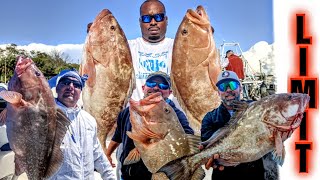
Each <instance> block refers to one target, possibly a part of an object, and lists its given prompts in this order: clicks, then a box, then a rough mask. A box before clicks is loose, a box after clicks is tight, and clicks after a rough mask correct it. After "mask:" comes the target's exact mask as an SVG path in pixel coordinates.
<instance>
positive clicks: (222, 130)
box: [201, 126, 230, 148]
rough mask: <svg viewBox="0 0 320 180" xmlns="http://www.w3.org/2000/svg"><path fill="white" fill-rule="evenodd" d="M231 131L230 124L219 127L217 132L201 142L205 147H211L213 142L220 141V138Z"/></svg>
mask: <svg viewBox="0 0 320 180" xmlns="http://www.w3.org/2000/svg"><path fill="white" fill-rule="evenodd" d="M229 133H230V128H229V127H228V126H225V127H222V128H220V129H218V130H217V131H216V132H215V133H213V134H212V136H211V137H210V138H209V139H208V140H206V141H204V142H202V143H201V145H203V146H204V147H205V148H208V147H211V146H212V145H213V144H215V143H216V142H218V141H219V140H220V139H222V138H223V137H225V136H226V135H227V134H229Z"/></svg>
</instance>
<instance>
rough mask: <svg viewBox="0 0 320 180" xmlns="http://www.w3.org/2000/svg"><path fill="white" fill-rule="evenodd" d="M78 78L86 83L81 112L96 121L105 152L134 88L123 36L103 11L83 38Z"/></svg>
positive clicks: (130, 64) (107, 11)
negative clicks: (119, 116) (84, 78)
mask: <svg viewBox="0 0 320 180" xmlns="http://www.w3.org/2000/svg"><path fill="white" fill-rule="evenodd" d="M80 74H81V75H84V74H87V75H88V76H89V77H88V81H87V82H86V86H85V87H84V89H83V91H82V100H83V106H84V109H85V110H86V111H87V112H89V113H90V114H91V115H92V116H93V117H94V118H95V119H96V121H97V125H98V138H99V140H100V143H101V145H102V148H103V149H104V151H105V152H106V139H107V135H108V134H109V135H110V132H112V128H113V127H114V125H115V124H116V122H117V117H118V114H119V113H120V111H121V110H122V109H123V108H124V107H125V106H126V104H127V103H128V101H129V98H130V96H131V93H132V90H133V88H134V86H135V78H134V69H133V65H132V58H131V53H130V49H129V44H128V41H127V39H126V36H125V34H124V32H123V30H122V29H121V27H120V25H119V23H118V22H117V20H116V18H115V17H114V16H113V15H112V13H111V12H110V11H109V10H107V9H103V10H102V11H101V12H100V13H99V14H98V15H97V17H96V18H95V20H94V21H93V24H92V26H91V27H90V30H89V33H88V35H87V38H86V42H85V45H84V51H83V59H82V63H81V65H80Z"/></svg>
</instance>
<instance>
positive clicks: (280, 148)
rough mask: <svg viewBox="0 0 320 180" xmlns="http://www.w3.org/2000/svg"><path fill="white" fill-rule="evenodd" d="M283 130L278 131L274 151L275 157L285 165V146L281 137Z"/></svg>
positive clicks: (280, 163) (279, 162)
mask: <svg viewBox="0 0 320 180" xmlns="http://www.w3.org/2000/svg"><path fill="white" fill-rule="evenodd" d="M280 133H281V132H279V131H277V132H276V137H275V138H274V140H275V146H276V147H275V148H276V149H275V150H273V151H272V155H273V159H274V160H275V161H276V162H277V163H278V164H279V165H280V166H282V165H283V162H284V157H285V154H286V152H285V148H284V145H283V142H282V138H281V134H280Z"/></svg>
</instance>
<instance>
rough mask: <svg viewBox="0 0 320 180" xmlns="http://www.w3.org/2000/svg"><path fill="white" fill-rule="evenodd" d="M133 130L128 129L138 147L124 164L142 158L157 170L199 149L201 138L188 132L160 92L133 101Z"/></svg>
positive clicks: (131, 120) (147, 165) (153, 169)
mask: <svg viewBox="0 0 320 180" xmlns="http://www.w3.org/2000/svg"><path fill="white" fill-rule="evenodd" d="M129 108H130V109H129V111H130V122H131V124H132V131H127V134H128V136H129V137H130V138H131V139H133V141H134V144H135V146H136V148H135V149H133V150H132V151H131V152H130V153H129V155H128V157H127V158H126V159H125V162H124V164H131V163H134V162H136V161H139V160H140V158H141V159H142V160H143V162H144V164H145V165H146V167H147V168H148V170H149V171H150V172H152V173H156V172H157V171H158V170H159V169H160V168H161V167H162V166H164V165H165V164H167V163H168V162H170V161H172V160H175V159H178V158H181V157H184V156H187V155H191V154H195V153H197V152H199V144H200V137H199V136H194V135H191V134H186V133H185V131H184V129H183V128H182V126H181V124H180V122H179V119H178V117H177V115H176V113H175V111H174V110H173V108H172V107H171V106H170V105H169V104H168V103H166V102H165V101H164V99H163V98H162V96H161V93H160V92H158V93H153V94H151V95H149V96H148V97H146V98H144V99H142V100H140V101H134V100H130V107H129Z"/></svg>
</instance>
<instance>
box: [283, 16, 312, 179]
mask: <svg viewBox="0 0 320 180" xmlns="http://www.w3.org/2000/svg"><path fill="white" fill-rule="evenodd" d="M294 24H296V26H294V29H293V30H294V31H295V32H296V34H295V46H296V47H297V48H295V49H298V52H296V55H297V58H295V60H294V67H298V68H297V69H294V71H296V72H299V74H297V75H295V76H294V77H289V79H290V80H289V86H288V91H289V92H291V93H306V94H309V96H310V101H309V104H308V108H307V110H306V111H305V113H304V117H303V119H302V122H301V126H300V134H299V139H298V141H296V142H295V150H296V151H298V156H299V161H298V163H299V173H308V170H309V168H308V159H309V158H310V157H308V155H309V156H310V154H311V153H309V152H311V151H312V141H309V136H308V135H309V134H310V132H308V130H309V129H310V128H308V127H310V126H312V119H310V116H309V115H308V110H309V109H317V108H318V107H317V106H318V102H317V101H318V79H317V78H316V77H310V76H309V75H310V74H312V73H311V72H309V70H311V69H312V68H311V67H310V66H311V63H310V60H311V59H310V56H309V54H310V52H309V50H310V49H311V48H309V47H310V46H311V45H312V37H311V36H305V33H306V31H305V30H306V27H307V23H306V22H305V14H296V18H295V23H294Z"/></svg>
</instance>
